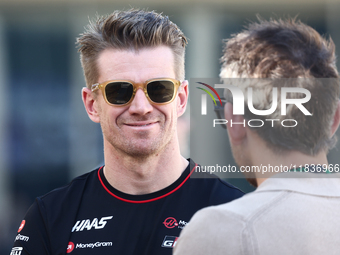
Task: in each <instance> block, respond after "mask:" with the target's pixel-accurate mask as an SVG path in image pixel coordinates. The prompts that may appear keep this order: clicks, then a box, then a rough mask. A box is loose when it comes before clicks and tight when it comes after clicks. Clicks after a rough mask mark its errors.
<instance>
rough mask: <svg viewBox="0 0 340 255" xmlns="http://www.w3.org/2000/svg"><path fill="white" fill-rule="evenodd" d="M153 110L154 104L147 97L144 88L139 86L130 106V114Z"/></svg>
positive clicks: (142, 113) (141, 113)
mask: <svg viewBox="0 0 340 255" xmlns="http://www.w3.org/2000/svg"><path fill="white" fill-rule="evenodd" d="M152 110H153V106H152V105H151V104H150V102H149V100H148V99H147V97H146V95H145V93H144V90H143V89H142V88H138V89H137V91H136V94H135V97H134V99H133V100H132V102H131V104H130V107H129V112H130V114H138V115H145V114H147V113H149V112H151V111H152Z"/></svg>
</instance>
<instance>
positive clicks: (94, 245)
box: [76, 242, 113, 249]
mask: <svg viewBox="0 0 340 255" xmlns="http://www.w3.org/2000/svg"><path fill="white" fill-rule="evenodd" d="M112 245H113V243H112V242H95V243H86V244H84V243H77V244H76V249H79V248H80V249H86V248H91V249H93V248H98V247H108V246H112Z"/></svg>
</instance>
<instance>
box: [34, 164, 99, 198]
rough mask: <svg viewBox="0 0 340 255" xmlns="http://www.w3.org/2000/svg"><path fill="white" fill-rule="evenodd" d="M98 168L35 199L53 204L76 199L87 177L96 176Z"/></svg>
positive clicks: (86, 181) (80, 193)
mask: <svg viewBox="0 0 340 255" xmlns="http://www.w3.org/2000/svg"><path fill="white" fill-rule="evenodd" d="M98 170H99V169H98V168H97V169H95V170H92V171H90V172H87V173H85V174H83V175H80V176H78V177H76V178H74V179H73V180H72V181H71V182H70V183H68V184H66V185H64V186H62V187H59V188H56V189H54V190H52V191H50V192H48V193H46V194H44V195H42V196H39V197H38V198H37V201H38V202H43V203H53V204H55V203H58V201H64V200H72V199H76V197H77V196H80V195H82V191H83V190H84V188H85V186H86V183H88V181H89V179H93V178H96V176H97V172H98Z"/></svg>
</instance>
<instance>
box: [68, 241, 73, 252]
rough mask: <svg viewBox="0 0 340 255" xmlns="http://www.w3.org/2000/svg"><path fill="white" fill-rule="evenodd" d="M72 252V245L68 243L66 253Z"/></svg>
mask: <svg viewBox="0 0 340 255" xmlns="http://www.w3.org/2000/svg"><path fill="white" fill-rule="evenodd" d="M73 250H74V243H72V242H69V243H68V245H67V249H66V253H71V252H72V251H73Z"/></svg>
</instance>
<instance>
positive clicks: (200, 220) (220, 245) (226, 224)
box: [174, 199, 246, 255]
mask: <svg viewBox="0 0 340 255" xmlns="http://www.w3.org/2000/svg"><path fill="white" fill-rule="evenodd" d="M239 200H240V199H239ZM245 226H246V222H245V221H244V220H243V219H242V217H239V215H238V214H234V213H233V212H228V211H226V210H223V209H222V208H221V206H209V207H206V208H203V209H201V210H199V211H198V212H196V213H195V214H194V216H193V217H192V218H191V220H190V221H189V223H188V224H187V226H186V227H185V228H184V229H183V231H182V232H181V234H180V237H179V239H178V242H177V244H176V246H175V250H174V254H175V255H182V254H183V255H184V254H186V255H191V254H195V255H199V254H243V253H242V249H243V247H242V244H243V231H244V229H245ZM209 233H210V234H211V233H213V237H212V236H211V235H209Z"/></svg>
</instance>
